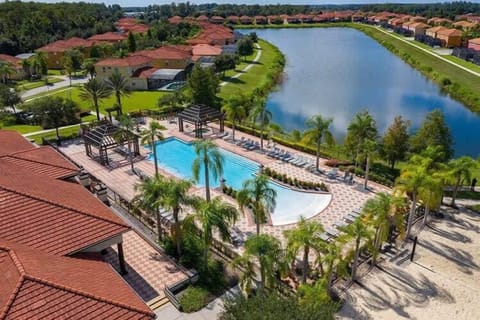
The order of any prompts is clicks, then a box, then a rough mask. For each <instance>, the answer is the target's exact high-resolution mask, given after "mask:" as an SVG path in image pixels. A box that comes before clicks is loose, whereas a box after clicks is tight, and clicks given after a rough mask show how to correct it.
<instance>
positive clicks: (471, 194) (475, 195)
mask: <svg viewBox="0 0 480 320" xmlns="http://www.w3.org/2000/svg"><path fill="white" fill-rule="evenodd" d="M452 194H453V192H452V191H445V196H446V197H451V196H452ZM457 199H471V200H480V192H476V191H470V190H468V191H463V190H461V191H458V193H457Z"/></svg>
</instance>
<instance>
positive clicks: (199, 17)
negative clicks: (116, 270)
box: [196, 14, 209, 22]
mask: <svg viewBox="0 0 480 320" xmlns="http://www.w3.org/2000/svg"><path fill="white" fill-rule="evenodd" d="M196 20H197V21H198V22H208V20H209V19H208V17H207V16H206V15H204V14H202V15H201V16H198V17H197V19H196Z"/></svg>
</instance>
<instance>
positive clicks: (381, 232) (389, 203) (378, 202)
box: [363, 192, 404, 264]
mask: <svg viewBox="0 0 480 320" xmlns="http://www.w3.org/2000/svg"><path fill="white" fill-rule="evenodd" d="M403 203H404V202H403V200H402V199H401V198H399V197H395V196H392V195H390V194H387V193H384V192H380V193H378V194H377V195H376V196H375V198H370V199H368V200H367V202H366V203H365V206H364V207H363V212H364V213H365V215H366V217H367V221H368V222H370V223H371V225H372V226H373V227H374V229H375V235H374V238H373V245H372V249H373V255H372V256H373V264H375V263H376V260H377V255H378V252H379V251H380V249H381V247H382V244H383V243H384V242H385V241H387V240H388V238H389V235H390V228H391V227H392V226H395V227H398V228H403V214H402V211H401V210H400V208H401V207H402V205H403ZM400 233H401V234H403V231H402V230H401V231H400Z"/></svg>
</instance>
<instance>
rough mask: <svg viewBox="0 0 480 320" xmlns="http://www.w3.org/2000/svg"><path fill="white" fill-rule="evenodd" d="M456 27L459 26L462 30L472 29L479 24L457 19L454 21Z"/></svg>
mask: <svg viewBox="0 0 480 320" xmlns="http://www.w3.org/2000/svg"><path fill="white" fill-rule="evenodd" d="M453 26H454V27H455V28H459V29H462V30H471V29H473V28H475V27H476V26H477V23H473V22H469V21H457V22H455V23H453Z"/></svg>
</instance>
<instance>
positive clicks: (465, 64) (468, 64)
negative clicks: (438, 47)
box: [443, 56, 480, 73]
mask: <svg viewBox="0 0 480 320" xmlns="http://www.w3.org/2000/svg"><path fill="white" fill-rule="evenodd" d="M443 57H444V58H445V59H448V60H450V61H452V62H455V63H457V64H459V65H461V66H463V67H465V68H468V69H470V70H472V71H475V72H479V73H480V66H478V65H476V64H474V63H471V62H468V61H465V60H463V59H460V58H457V57H455V56H443Z"/></svg>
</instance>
